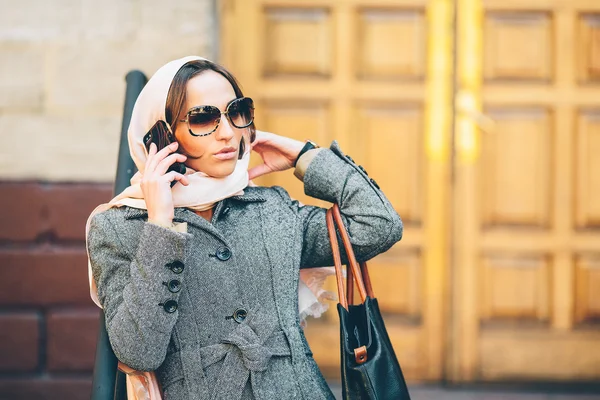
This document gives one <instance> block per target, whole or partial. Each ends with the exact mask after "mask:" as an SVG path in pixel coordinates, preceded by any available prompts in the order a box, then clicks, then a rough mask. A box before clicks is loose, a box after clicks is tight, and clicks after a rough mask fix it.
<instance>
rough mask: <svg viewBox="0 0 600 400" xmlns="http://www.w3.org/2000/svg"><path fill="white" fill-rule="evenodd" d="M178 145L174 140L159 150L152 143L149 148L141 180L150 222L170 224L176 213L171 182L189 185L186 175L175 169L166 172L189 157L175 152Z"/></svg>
mask: <svg viewBox="0 0 600 400" xmlns="http://www.w3.org/2000/svg"><path fill="white" fill-rule="evenodd" d="M178 146H179V144H178V143H177V142H173V143H171V144H170V145H168V146H167V147H165V148H164V149H162V150H161V151H159V152H157V151H156V145H155V144H154V143H152V144H151V145H150V150H148V159H147V160H146V166H145V169H144V174H143V176H142V181H141V187H142V192H143V193H144V200H145V201H146V207H147V209H148V222H152V223H155V224H158V225H163V226H170V225H171V224H172V223H173V217H174V215H175V206H174V204H173V194H172V192H171V182H173V181H179V182H180V183H181V184H182V185H185V186H187V185H189V181H188V178H187V177H186V176H185V175H182V174H180V173H178V172H175V171H170V172H169V173H166V172H167V169H169V167H170V166H171V165H172V164H173V163H175V162H185V160H186V159H187V157H186V156H184V155H183V154H179V153H174V152H175V150H177V147H178Z"/></svg>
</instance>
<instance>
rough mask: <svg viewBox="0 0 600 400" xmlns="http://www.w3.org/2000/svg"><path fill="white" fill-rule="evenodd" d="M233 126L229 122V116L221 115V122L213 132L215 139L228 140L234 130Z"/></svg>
mask: <svg viewBox="0 0 600 400" xmlns="http://www.w3.org/2000/svg"><path fill="white" fill-rule="evenodd" d="M234 129H235V128H234V127H233V126H232V125H231V122H229V118H227V117H226V116H225V115H221V122H220V123H219V126H218V128H217V131H216V132H215V137H216V139H217V140H229V139H231V138H232V137H233V136H234V134H235V132H234V131H233V130H234Z"/></svg>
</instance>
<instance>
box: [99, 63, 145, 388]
mask: <svg viewBox="0 0 600 400" xmlns="http://www.w3.org/2000/svg"><path fill="white" fill-rule="evenodd" d="M125 81H126V82H127V89H126V91H125V106H124V108H123V122H122V124H121V139H120V143H119V155H118V161H117V175H116V178H115V185H114V194H118V193H121V192H122V191H123V190H124V189H125V188H126V187H127V186H129V180H130V179H131V177H132V176H133V174H134V173H135V171H136V168H135V164H134V163H133V160H132V159H131V157H130V155H129V142H128V141H127V129H128V128H129V122H130V121H131V112H132V111H133V106H134V104H135V101H136V99H137V97H138V95H139V94H140V92H141V91H142V89H143V88H144V85H145V84H146V82H147V81H148V79H147V78H146V76H145V75H144V74H143V73H142V72H141V71H131V72H129V73H128V74H127V76H126V77H125ZM126 397H127V394H126V387H125V375H124V374H123V373H121V372H119V371H117V357H115V354H114V353H113V350H112V347H111V345H110V342H109V340H108V333H107V332H106V322H105V316H104V311H101V312H100V327H99V329H98V341H97V343H96V360H95V363H94V377H93V383H92V396H91V399H92V400H125V399H126Z"/></svg>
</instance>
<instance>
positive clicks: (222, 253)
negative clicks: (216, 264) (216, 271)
mask: <svg viewBox="0 0 600 400" xmlns="http://www.w3.org/2000/svg"><path fill="white" fill-rule="evenodd" d="M217 258H218V259H219V260H221V261H227V260H229V259H230V258H231V250H229V249H228V248H227V247H221V248H220V249H219V250H217Z"/></svg>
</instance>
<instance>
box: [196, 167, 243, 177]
mask: <svg viewBox="0 0 600 400" xmlns="http://www.w3.org/2000/svg"><path fill="white" fill-rule="evenodd" d="M192 169H194V170H195V171H200V172H204V173H205V174H206V175H208V176H210V177H211V178H225V177H227V176H229V175H231V174H232V173H233V171H234V170H235V164H233V165H231V166H229V165H220V166H211V167H208V168H199V169H196V168H194V167H192Z"/></svg>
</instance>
